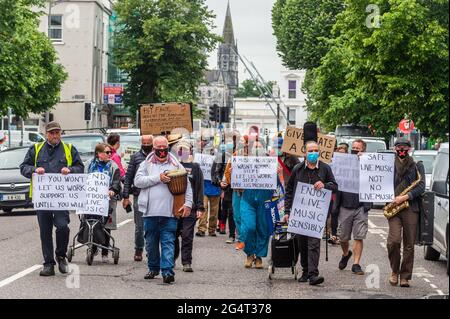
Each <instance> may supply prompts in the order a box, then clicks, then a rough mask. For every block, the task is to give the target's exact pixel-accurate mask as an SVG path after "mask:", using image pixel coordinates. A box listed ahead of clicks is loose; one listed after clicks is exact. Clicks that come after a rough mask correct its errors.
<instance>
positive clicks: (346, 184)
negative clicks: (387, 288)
mask: <svg viewBox="0 0 450 319" xmlns="http://www.w3.org/2000/svg"><path fill="white" fill-rule="evenodd" d="M330 166H331V169H332V170H333V175H334V178H335V179H336V182H337V184H338V186H339V191H342V192H348V193H355V194H358V193H359V158H358V155H353V154H343V153H334V155H333V162H331V163H330Z"/></svg>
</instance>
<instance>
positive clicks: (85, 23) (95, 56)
mask: <svg viewBox="0 0 450 319" xmlns="http://www.w3.org/2000/svg"><path fill="white" fill-rule="evenodd" d="M112 5H113V1H111V0H95V1H94V0H71V1H64V0H62V1H57V0H54V1H50V2H48V4H47V6H46V8H44V10H45V11H44V12H45V14H44V15H42V16H41V21H40V25H39V30H40V31H42V32H44V33H46V34H48V36H49V37H50V39H51V41H52V43H53V45H54V47H55V49H56V51H57V54H58V58H59V63H61V64H62V65H63V66H64V68H65V70H66V72H67V73H68V79H67V80H66V82H64V84H63V86H62V89H61V96H60V101H59V103H58V104H57V105H56V106H54V108H53V110H51V111H50V112H51V113H52V118H53V119H54V120H55V121H58V122H59V123H60V124H61V126H62V127H63V128H64V129H80V130H81V129H86V128H97V127H105V126H107V115H108V114H107V112H105V111H103V109H104V107H103V84H104V83H105V82H107V79H108V57H109V46H108V37H109V34H108V30H109V23H110V16H111V14H112ZM49 14H50V18H49ZM86 103H91V108H90V110H91V112H90V118H91V120H90V121H86V120H85V104H86ZM42 122H43V121H41V126H42V125H45V123H42Z"/></svg>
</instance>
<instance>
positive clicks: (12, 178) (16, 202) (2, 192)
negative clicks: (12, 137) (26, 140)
mask: <svg viewBox="0 0 450 319" xmlns="http://www.w3.org/2000/svg"><path fill="white" fill-rule="evenodd" d="M28 149H29V147H17V148H10V149H7V150H5V151H3V152H0V209H1V210H3V211H4V212H6V213H11V211H12V210H13V209H15V208H32V207H33V203H32V202H31V200H30V197H29V191H30V180H29V179H28V178H25V177H23V176H22V174H20V168H19V165H20V164H21V163H22V162H23V160H24V158H25V155H26V154H27V152H28Z"/></svg>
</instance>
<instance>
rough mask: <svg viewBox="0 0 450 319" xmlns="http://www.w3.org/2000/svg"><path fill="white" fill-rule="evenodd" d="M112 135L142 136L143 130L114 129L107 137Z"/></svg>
mask: <svg viewBox="0 0 450 319" xmlns="http://www.w3.org/2000/svg"><path fill="white" fill-rule="evenodd" d="M112 133H116V134H119V135H120V137H123V136H129V135H131V136H140V135H141V130H140V129H136V128H114V129H109V130H107V131H106V135H109V134H112Z"/></svg>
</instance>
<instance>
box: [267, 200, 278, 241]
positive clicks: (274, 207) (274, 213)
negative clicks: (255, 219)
mask: <svg viewBox="0 0 450 319" xmlns="http://www.w3.org/2000/svg"><path fill="white" fill-rule="evenodd" d="M278 202H279V199H278V198H277V199H271V200H268V201H266V202H265V203H264V211H265V215H266V220H267V232H268V233H269V234H270V235H272V234H273V233H274V231H275V224H276V222H277V221H280V214H279V212H278Z"/></svg>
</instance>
